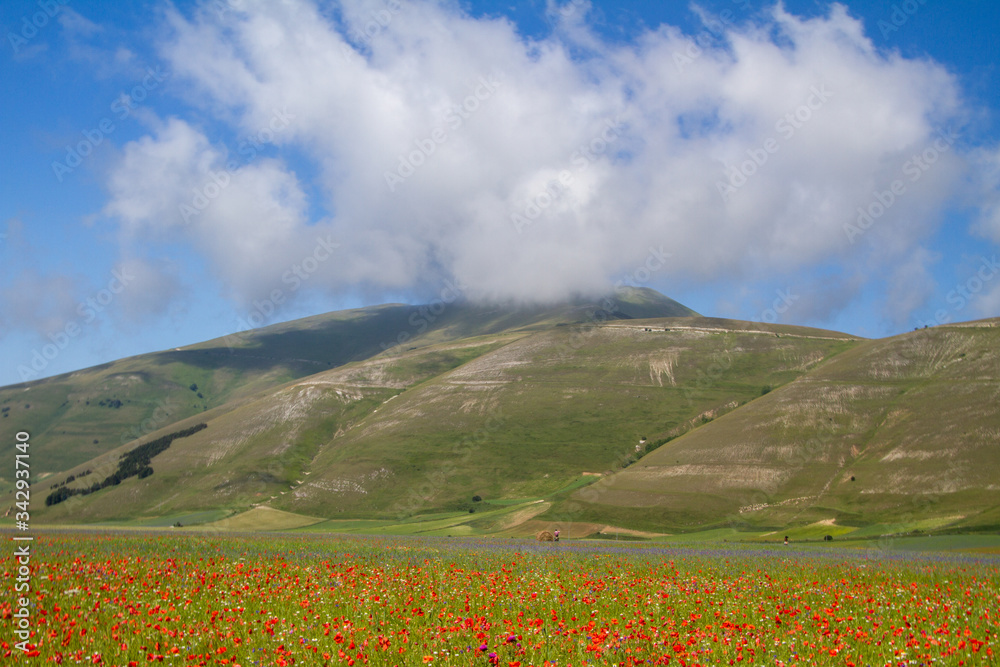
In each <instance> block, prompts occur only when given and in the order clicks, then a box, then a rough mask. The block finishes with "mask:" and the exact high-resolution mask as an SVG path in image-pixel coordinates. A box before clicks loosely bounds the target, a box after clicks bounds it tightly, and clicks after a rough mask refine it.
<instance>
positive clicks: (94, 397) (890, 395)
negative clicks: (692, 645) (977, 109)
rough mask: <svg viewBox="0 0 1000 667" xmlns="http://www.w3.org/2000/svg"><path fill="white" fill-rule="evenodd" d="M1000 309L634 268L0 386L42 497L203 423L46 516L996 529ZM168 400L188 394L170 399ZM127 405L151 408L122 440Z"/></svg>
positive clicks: (626, 535) (136, 413)
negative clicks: (585, 290)
mask: <svg viewBox="0 0 1000 667" xmlns="http://www.w3.org/2000/svg"><path fill="white" fill-rule="evenodd" d="M650 315H656V317H649V316H650ZM643 318H647V319H643ZM998 324H1000V322H997V321H986V322H980V323H972V324H969V325H951V326H945V327H938V328H935V329H928V330H921V331H918V332H913V333H910V334H905V335H903V336H897V337H894V338H890V339H885V340H875V341H864V340H859V339H856V338H854V337H851V336H848V335H845V334H840V333H837V332H831V331H822V330H816V329H809V328H804V327H792V326H782V325H766V324H758V323H749V322H737V321H731V320H722V319H714V318H706V317H701V316H698V315H697V314H694V313H692V312H691V311H690V310H688V309H686V308H684V307H683V306H681V305H680V304H677V303H676V302H674V301H671V300H669V299H667V298H666V297H663V296H662V295H659V294H657V293H655V292H652V291H651V290H637V289H633V290H627V291H624V292H622V293H620V294H619V295H617V298H616V299H614V300H607V301H601V302H597V303H588V302H586V301H580V302H576V303H568V304H560V305H558V306H553V307H548V308H542V307H533V308H523V307H516V306H513V305H507V306H493V307H483V306H471V305H465V304H442V303H438V304H436V305H435V304H430V305H428V306H425V307H411V306H395V305H390V306H381V307H376V308H367V309H361V310H355V311H345V312H341V313H332V314H329V315H325V316H320V317H317V318H309V319H307V320H300V321H298V322H290V323H284V324H281V325H276V326H273V327H268V328H266V329H261V330H258V331H255V332H250V333H248V334H246V335H242V336H240V337H239V339H237V340H233V339H230V340H229V341H223V340H221V339H220V340H217V341H210V342H208V343H204V344H201V345H197V346H191V347H189V348H184V349H181V350H173V351H168V352H161V353H157V354H153V355H144V356H141V357H135V358H132V359H126V360H122V361H120V362H116V363H115V364H109V365H107V366H104V367H101V368H96V369H89V370H87V371H81V372H80V373H76V374H71V375H69V376H62V377H60V378H53V379H50V380H47V381H42V382H38V383H32V384H30V385H25V386H15V387H7V388H4V389H3V390H0V409H2V408H3V407H4V406H8V405H9V406H10V407H11V409H10V410H7V411H6V412H5V413H4V414H9V415H10V416H9V417H6V418H0V423H2V424H3V425H4V427H5V428H12V426H11V427H8V426H7V424H11V425H13V424H16V425H17V427H18V428H25V427H26V426H27V430H29V431H32V436H33V437H32V443H33V444H32V448H33V454H38V453H39V452H40V453H41V454H40V455H39V460H44V461H45V462H46V465H47V466H48V467H47V468H45V469H46V470H52V471H58V473H56V474H52V475H49V476H46V477H45V478H44V479H42V478H36V480H35V487H34V489H35V490H34V495H35V497H36V498H38V499H39V500H40V499H42V498H44V496H45V495H47V494H48V493H50V492H51V491H52V490H54V489H55V488H65V489H76V490H81V489H84V488H86V487H89V486H90V485H92V484H93V483H94V482H95V481H97V480H101V479H104V478H106V477H108V476H109V475H112V474H113V473H114V472H115V470H116V468H117V466H118V461H119V459H120V457H121V455H122V454H124V453H126V452H128V451H131V450H134V449H135V448H136V447H138V446H140V445H143V444H144V443H151V442H154V441H156V440H157V439H160V438H162V437H163V436H167V435H170V434H171V433H175V432H177V431H178V430H179V429H184V428H189V427H193V426H196V425H198V424H201V423H204V424H206V425H207V427H206V428H205V429H204V430H201V431H198V432H196V433H193V434H192V435H189V436H187V437H183V438H178V439H176V440H173V441H172V442H171V444H170V446H169V448H168V449H166V450H165V451H162V453H158V454H157V455H156V456H155V457H154V458H153V459H152V460H151V462H150V465H151V467H152V469H153V474H151V475H148V476H145V477H143V478H139V477H130V478H127V479H124V481H120V483H116V484H114V485H112V486H109V487H108V488H103V489H100V490H97V491H95V492H94V493H90V494H88V495H75V496H73V497H71V498H69V499H68V500H65V501H64V502H60V503H58V504H55V505H53V506H51V507H44V508H43V507H39V505H40V504H41V503H40V502H37V501H36V502H35V503H34V507H33V510H32V512H33V513H32V517H33V520H34V521H38V522H44V523H56V524H58V523H100V522H111V523H113V524H114V525H138V526H141V525H147V526H148V525H171V524H172V523H175V522H181V523H184V524H186V525H187V524H193V523H201V524H206V523H211V522H213V521H214V522H216V523H213V524H211V525H213V526H215V527H216V528H217V529H227V530H237V529H239V530H242V529H248V528H253V527H258V528H260V529H277V528H281V529H300V530H347V531H352V532H365V531H369V532H379V531H385V530H390V531H393V532H403V533H409V532H420V533H426V534H483V533H490V534H499V535H527V534H531V533H532V532H534V531H536V530H540V529H542V528H545V527H549V528H551V527H553V526H558V525H562V526H566V527H567V532H568V533H570V532H571V534H575V535H582V534H589V535H594V536H611V535H613V536H614V537H615V538H616V539H638V538H650V537H655V536H657V535H662V534H664V533H675V532H677V531H690V530H702V529H706V528H708V529H713V528H714V529H716V533H718V534H719V535H723V534H725V535H730V534H732V531H733V530H734V529H740V530H745V531H750V532H748V533H745V534H747V535H767V534H768V533H769V532H770V531H774V530H780V531H790V530H791V531H797V532H794V534H795V535H797V536H799V537H812V538H819V537H822V535H825V534H836V535H843V534H847V533H848V532H851V534H856V535H857V536H862V535H863V533H864V532H865V531H866V530H867V531H869V532H872V534H873V535H878V534H881V533H880V532H879V531H881V530H882V528H881V526H884V525H886V524H892V525H894V526H897V528H898V530H899V531H900V532H902V531H905V530H910V529H913V528H918V529H921V530H932V529H937V528H940V527H942V526H948V527H952V528H959V529H983V528H988V527H990V526H996V525H997V524H998V523H1000V520H998V519H997V517H998V516H1000V487H998V486H997V485H996V483H995V482H994V481H993V480H995V479H997V478H1000V476H998V475H997V465H998V462H1000V456H998V454H1000V450H998V448H997V445H998V437H1000V419H998V417H997V414H996V410H995V405H997V404H998V402H997V399H998V398H1000V390H998V389H997V371H998V369H1000V364H998V363H997V362H998V354H1000V352H998V350H1000V345H998V343H1000V341H998V340H997V336H1000V327H998V326H997V325H998ZM324 365H325V366H324ZM191 385H196V389H192V387H191ZM206 390H207V391H206ZM199 393H201V394H202V397H200V398H199V397H198V396H197V395H198V394H199ZM196 399H197V400H196ZM22 400H23V401H24V402H25V403H28V402H29V401H30V402H31V403H33V405H32V406H31V407H30V408H25V407H19V406H18V404H19V403H20V402H21V401H22ZM109 400H110V401H121V402H122V405H120V406H118V405H115V406H113V407H109V405H108V402H109ZM4 401H6V402H4ZM88 401H90V404H89V405H88V404H87V402H88ZM157 401H161V402H163V401H173V402H174V403H175V404H177V405H178V406H181V407H179V408H177V409H175V410H173V411H172V412H171V413H170V414H169V415H168V416H165V417H163V416H162V415H161V417H163V418H162V419H159V420H157V419H154V418H153V417H151V416H150V415H151V413H150V410H154V411H155V406H156V402H157ZM102 402H103V405H102V404H101V403H102ZM95 403H96V405H95ZM29 415H30V419H35V420H37V421H35V422H30V419H29ZM129 419H146V420H148V423H147V424H146V426H144V427H142V428H141V431H143V432H140V433H139V437H138V438H137V439H131V438H119V439H118V440H117V441H116V439H115V437H114V436H115V435H117V434H119V433H122V432H125V433H134V432H135V431H134V429H135V426H136V422H132V423H130V422H129V421H128V420H129ZM138 423H139V424H141V422H138ZM33 429H34V430H33ZM129 429H133V430H132V431H129ZM12 433H13V432H12V431H11V435H12ZM4 435H6V434H4ZM91 438H92V440H98V442H96V443H95V442H92V441H91V442H87V440H90V439H91ZM5 442H12V438H7V439H6V440H5ZM36 450H37V452H36ZM34 462H35V458H34V456H33V463H34ZM40 467H41V466H38V467H36V466H34V465H33V470H38V469H39V468H40ZM88 471H89V474H88ZM67 480H69V481H67ZM8 482H9V480H8ZM58 485H63V486H61V487H59V486H58ZM7 498H8V499H9V498H10V497H9V495H8V496H7ZM8 504H9V500H8ZM796 527H797V528H796ZM713 534H714V533H713Z"/></svg>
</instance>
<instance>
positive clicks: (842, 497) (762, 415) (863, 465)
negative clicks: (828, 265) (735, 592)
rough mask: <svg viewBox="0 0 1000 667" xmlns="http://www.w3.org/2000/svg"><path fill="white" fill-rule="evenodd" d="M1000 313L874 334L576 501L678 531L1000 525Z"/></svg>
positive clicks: (578, 508)
mask: <svg viewBox="0 0 1000 667" xmlns="http://www.w3.org/2000/svg"><path fill="white" fill-rule="evenodd" d="M998 324H1000V321H997V320H993V321H985V322H978V323H970V324H962V325H950V326H941V327H936V328H933V329H925V330H920V331H916V332H912V333H908V334H904V335H902V336H896V337H894V338H889V339H885V340H874V341H867V342H864V343H862V344H860V345H857V346H856V347H854V348H853V349H851V350H848V351H845V352H844V353H843V354H841V355H838V356H837V357H836V358H833V359H831V360H830V362H829V363H826V364H823V365H821V366H820V367H818V368H816V369H815V370H813V371H812V372H810V373H808V374H806V375H804V376H802V377H800V378H798V379H797V380H795V381H794V382H790V383H788V384H786V385H784V386H782V387H780V388H778V389H776V390H774V391H773V392H770V393H769V394H767V395H766V396H763V397H761V398H759V399H758V400H756V401H754V402H752V403H750V404H748V405H746V406H745V407H743V408H741V409H740V410H737V411H734V412H732V413H730V414H728V415H726V416H724V417H722V418H720V419H718V420H716V421H714V422H712V423H711V424H707V425H705V426H704V427H702V428H699V429H697V430H694V431H692V432H690V433H689V434H687V435H685V436H684V437H682V438H678V439H676V440H674V441H672V442H671V443H669V445H667V446H664V447H663V448H661V449H659V450H657V451H655V452H653V453H651V454H650V455H649V456H647V457H644V458H643V459H642V460H641V461H640V462H639V463H638V464H637V465H635V466H633V467H631V468H629V469H628V470H625V471H622V472H621V473H619V474H617V475H614V476H613V477H610V478H608V479H604V480H601V481H600V482H598V483H596V484H594V485H593V486H590V487H588V488H587V489H586V490H584V491H581V492H578V493H577V494H576V495H575V497H574V498H573V500H572V501H570V503H569V505H570V506H571V507H572V509H573V510H574V511H575V512H577V513H578V514H580V516H581V517H584V518H585V517H594V516H600V517H602V518H604V519H605V520H613V519H614V518H616V517H625V516H628V517H629V518H630V519H631V520H632V521H633V522H634V523H635V524H637V525H645V526H657V527H661V528H663V527H667V528H669V529H674V530H677V529H690V528H693V527H703V526H705V525H711V524H718V525H728V526H736V527H741V528H757V529H767V528H773V529H779V528H782V529H783V528H785V527H787V526H790V525H805V524H812V523H818V524H819V525H820V526H823V527H821V528H819V529H818V530H820V531H821V532H823V533H836V532H837V531H836V528H835V527H836V526H853V527H864V526H866V525H870V524H883V523H896V524H899V525H906V524H910V523H913V522H918V521H923V520H931V519H947V521H944V522H943V523H945V524H950V525H952V526H953V527H954V528H962V527H963V526H964V527H979V528H984V529H985V528H991V527H992V528H994V529H995V528H997V527H1000V521H998V516H1000V514H998V508H1000V485H998V483H997V480H998V479H1000V412H998V410H997V406H998V405H1000V385H998V383H997V375H998V370H1000V327H998V326H997V325H998ZM564 511H565V508H564ZM938 523H939V524H940V523H942V522H941V521H938ZM876 534H878V533H876Z"/></svg>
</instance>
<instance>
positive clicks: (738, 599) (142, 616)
mask: <svg viewBox="0 0 1000 667" xmlns="http://www.w3.org/2000/svg"><path fill="white" fill-rule="evenodd" d="M8 544H9V542H8ZM32 548H33V552H32V559H31V562H30V565H29V566H28V567H29V569H30V576H29V577H28V583H29V588H30V590H29V591H28V592H18V591H17V589H16V586H17V576H16V573H17V571H18V566H17V565H16V563H15V559H14V558H13V557H12V556H11V555H10V552H11V551H12V550H11V549H8V550H7V551H8V554H7V555H6V556H5V558H4V559H3V560H4V566H3V572H4V581H3V585H2V587H0V588H2V589H3V596H2V599H0V617H2V619H3V621H2V622H3V627H4V630H3V636H2V644H0V653H2V654H3V657H4V659H3V660H2V662H3V663H4V664H13V663H15V662H16V663H17V664H22V663H23V664H32V663H45V664H48V663H55V664H63V665H69V664H72V665H76V664H88V665H92V664H98V665H132V666H137V665H144V664H151V663H152V664H156V663H164V664H172V665H234V666H235V665H239V666H242V667H249V666H251V665H281V666H285V665H347V666H349V667H350V666H354V665H425V664H427V665H479V666H481V667H490V666H492V665H501V666H503V667H512V666H513V667H516V666H523V667H527V666H528V665H536V666H542V665H560V666H562V665H565V666H567V667H568V666H570V665H574V666H580V665H682V666H692V665H778V666H786V665H787V666H790V665H845V666H851V665H854V666H858V665H892V666H893V667H900V666H907V665H989V664H997V663H998V660H997V652H998V651H1000V646H998V642H997V633H998V631H1000V628H998V616H1000V574H998V568H997V561H996V560H990V559H989V558H988V557H987V558H986V559H976V558H971V557H966V558H954V557H931V556H911V557H908V558H907V559H899V558H893V557H891V554H888V553H886V554H882V556H883V557H881V558H871V557H865V556H864V554H861V553H860V552H859V553H852V551H853V550H850V549H839V550H836V549H834V550H825V551H821V550H816V551H813V552H809V551H789V550H787V549H781V548H775V547H759V546H757V547H744V548H732V547H723V546H722V545H719V546H718V547H715V548H708V549H702V550H698V549H681V548H663V547H657V546H652V545H636V546H628V545H613V544H584V543H572V542H569V543H567V542H563V543H559V544H538V543H533V542H521V541H515V540H500V539H493V540H489V539H478V540H472V539H463V540H459V539H447V538H395V537H342V536H313V535H309V536H301V537H299V536H289V535H282V536H276V535H253V536H232V535H211V534H198V533H189V534H170V533H166V532H161V533H114V534H108V533H102V534H98V533H73V532H67V533H51V534H41V535H39V536H37V537H36V539H35V542H34V543H33V547H32ZM869 555H870V554H869ZM25 595H27V596H29V602H30V604H29V605H28V607H27V609H28V611H29V612H30V615H29V617H28V618H27V624H28V625H29V626H30V632H31V635H30V638H29V639H28V640H27V643H26V644H21V645H20V646H17V645H16V644H17V643H18V641H19V640H18V639H17V638H16V636H15V634H14V630H15V629H16V628H17V627H18V623H19V621H20V620H21V619H19V618H15V617H14V613H15V610H17V609H19V607H17V606H16V605H18V604H19V603H18V602H17V601H18V599H19V597H20V596H25ZM24 649H27V650H26V651H25V650H24Z"/></svg>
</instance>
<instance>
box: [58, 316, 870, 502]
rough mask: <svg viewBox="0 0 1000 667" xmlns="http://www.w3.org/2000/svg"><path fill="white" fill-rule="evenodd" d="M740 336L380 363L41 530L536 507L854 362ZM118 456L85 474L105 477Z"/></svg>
mask: <svg viewBox="0 0 1000 667" xmlns="http://www.w3.org/2000/svg"><path fill="white" fill-rule="evenodd" d="M741 326H742V328H733V323H726V322H725V321H722V320H709V319H706V318H678V319H669V320H616V321H611V322H607V323H604V324H583V325H569V324H566V325H560V324H556V325H555V326H542V327H540V328H538V330H534V329H532V328H530V327H529V328H525V329H521V330H514V331H508V332H505V333H500V334H494V335H486V336H479V337H474V338H467V339H463V340H460V341H453V342H448V343H439V344H436V345H430V346H426V347H423V348H419V349H414V350H406V351H404V352H402V353H399V354H396V353H391V354H390V353H384V354H382V355H379V356H377V357H374V358H372V359H369V360H365V361H361V362H354V363H351V364H347V365H345V366H343V367H340V368H337V369H332V370H329V371H324V372H322V373H318V374H315V375H312V376H309V377H307V378H302V379H299V380H296V381H294V382H292V383H288V384H286V385H284V386H282V387H280V388H276V389H273V390H267V391H263V392H261V393H260V394H259V395H258V396H257V397H254V398H253V399H251V400H246V401H242V402H238V403H234V404H232V405H231V406H223V407H220V408H217V409H215V410H212V411H210V412H208V413H206V414H205V415H202V416H200V417H198V418H197V419H195V418H193V419H190V420H188V421H187V422H186V423H183V424H179V425H177V426H186V425H193V424H194V423H196V421H197V420H198V419H203V420H205V421H206V423H207V424H208V428H207V429H206V430H204V431H202V432H200V433H197V434H195V435H193V436H191V437H190V438H184V439H182V440H178V441H175V442H174V443H173V444H172V446H171V447H170V449H168V450H167V451H165V452H164V453H162V454H160V455H159V456H158V457H157V458H156V459H155V460H154V461H153V463H152V465H153V468H154V470H155V471H156V473H155V474H154V475H153V476H151V477H148V478H145V479H142V480H139V479H130V480H126V481H125V482H124V483H122V484H121V485H120V486H118V487H115V488H112V489H108V490H103V491H100V492H98V493H96V494H93V495H91V496H87V497H74V498H72V499H71V500H70V501H67V503H65V504H61V505H58V506H56V507H53V508H49V509H48V510H47V511H46V515H45V519H44V520H51V521H64V520H65V521H69V520H73V521H95V520H108V519H126V518H130V517H136V516H157V515H162V514H172V513H178V512H196V511H205V510H210V509H218V508H227V509H231V510H241V509H246V508H248V507H250V506H251V505H254V504H260V503H263V504H266V505H268V506H270V507H273V508H276V509H281V510H288V511H294V512H297V513H301V514H309V515H312V516H319V517H342V516H351V517H376V518H378V517H386V516H392V517H399V516H407V515H412V514H416V513H420V512H427V511H438V510H442V511H444V510H455V509H463V508H469V509H471V507H470V499H471V497H472V496H474V495H478V496H481V497H484V498H487V499H490V500H497V499H516V498H525V497H535V496H540V495H545V494H549V493H552V492H554V491H557V490H558V489H560V488H563V487H565V486H567V485H568V484H572V483H575V482H576V481H577V480H579V479H580V477H581V475H582V474H583V473H603V472H605V471H611V470H614V469H616V468H620V467H621V466H623V465H628V464H629V463H631V462H632V461H633V460H635V459H636V458H637V457H638V456H640V455H641V454H642V453H643V450H644V449H645V446H650V447H651V446H653V445H654V444H655V443H657V441H658V440H662V439H664V438H666V437H669V436H670V435H675V434H678V433H681V432H684V431H685V430H688V429H691V428H694V427H695V426H696V425H697V424H698V423H700V422H701V420H703V419H709V418H711V417H712V416H713V415H716V414H721V413H724V412H726V411H730V410H733V409H735V408H736V407H737V406H738V405H739V404H741V403H745V402H747V401H749V400H751V399H753V398H754V397H756V396H758V395H759V394H760V392H761V390H762V387H765V386H772V385H779V384H782V383H785V382H788V381H790V380H792V379H794V378H795V377H798V376H800V375H801V374H802V373H804V372H806V371H807V370H808V369H809V368H811V367H813V366H814V365H816V364H817V363H819V362H821V361H822V360H823V359H824V358H827V357H828V356H830V355H832V354H836V353H838V352H841V351H843V350H845V349H849V348H850V347H851V346H853V345H855V344H856V343H855V342H853V341H852V340H850V338H849V337H847V336H843V335H839V334H834V333H832V332H818V331H815V330H805V329H800V328H791V327H765V329H761V328H759V327H757V325H749V326H748V325H746V324H745V323H743V324H742V325H741ZM777 332H784V333H783V334H779V333H777ZM171 428H173V427H171ZM158 435H160V434H159V433H158V434H152V435H151V436H150V438H152V437H153V436H158ZM643 437H646V444H645V445H644V444H640V440H641V439H642V438H643ZM130 446H132V445H130ZM125 449H127V448H123V449H122V450H121V451H124V450H125ZM118 454H119V452H115V454H114V456H109V457H106V458H105V459H103V460H101V461H98V462H89V463H88V464H86V466H83V467H81V470H82V469H85V468H93V469H94V470H95V472H96V471H97V469H98V468H99V467H100V468H101V469H102V470H104V471H106V470H108V469H109V467H110V466H112V465H113V463H114V461H115V460H116V457H117V455H118ZM70 472H71V473H73V474H74V475H75V474H76V473H77V471H76V470H74V471H70ZM102 474H105V473H102ZM60 479H61V476H60ZM55 481H60V480H59V479H57V480H55Z"/></svg>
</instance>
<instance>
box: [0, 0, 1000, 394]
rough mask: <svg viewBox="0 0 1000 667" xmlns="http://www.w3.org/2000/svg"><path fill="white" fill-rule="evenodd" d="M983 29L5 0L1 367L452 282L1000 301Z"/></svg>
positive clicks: (989, 25) (922, 6) (779, 18)
mask: <svg viewBox="0 0 1000 667" xmlns="http://www.w3.org/2000/svg"><path fill="white" fill-rule="evenodd" d="M998 27H1000V9H998V6H997V5H996V3H993V2H989V1H986V0H983V1H980V2H967V3H960V4H959V3H945V2H940V1H937V0H925V1H923V2H921V1H920V0H909V1H907V2H874V1H873V2H846V3H842V4H829V3H826V2H815V1H788V2H786V3H784V4H783V5H775V4H773V3H760V2H753V1H752V0H748V1H745V0H706V1H705V2H700V3H695V4H683V3H649V2H638V1H632V2H615V3H610V2H597V1H595V2H592V3H591V2H584V1H582V0H575V1H571V2H559V3H554V2H548V3H547V2H543V1H541V0H535V1H524V2H460V3H456V2H446V3H443V2H417V1H414V2H403V1H399V2H397V1H396V0H390V1H389V2H386V1H385V0H350V1H348V2H342V3H328V2H314V1H311V0H288V1H287V2H263V1H261V2H257V1H256V0H209V1H206V2H200V3H195V2H176V3H174V4H168V3H159V2H121V3H104V2H86V1H83V0H79V1H73V0H70V1H69V2H60V1H59V0H42V1H40V2H39V1H37V0H36V1H35V2H29V1H26V0H10V1H8V2H4V3H3V4H2V5H0V28H2V31H3V34H4V35H5V39H4V44H3V47H2V48H0V86H2V88H3V89H2V91H0V92H2V96H0V111H2V116H0V117H2V118H3V121H4V122H3V123H2V124H0V152H2V155H3V157H4V159H3V160H2V162H0V195H2V196H0V346H2V347H0V349H2V350H3V354H2V356H0V384H10V383H15V382H20V381H22V380H30V379H37V378H39V377H46V376H50V375H54V374H58V373H64V372H68V371H72V370H75V369H78V368H83V367H86V366H90V365H93V364H97V363H102V362H105V361H109V360H112V359H116V358H120V357H123V356H129V355H133V354H139V353H142V352H148V351H153V350H159V349H165V348H172V347H176V346H181V345H185V344H190V343H194V342H198V341H202V340H206V339H210V338H213V337H217V336H222V335H225V334H228V333H231V332H233V331H237V330H240V329H243V328H246V327H252V326H259V325H266V324H273V323H276V322H280V321H284V320H289V319H294V318H297V317H302V316H306V315H310V314H315V313H319V312H326V311H330V310H337V309H340V308H345V307H354V306H360V305H368V304H374V303H382V302H389V301H392V302H399V301H402V302H408V303H421V302H426V301H430V300H433V299H435V298H437V297H439V296H440V295H441V293H442V290H447V289H450V288H452V289H457V291H460V292H462V293H463V295H464V296H466V297H467V298H470V299H476V300H487V301H519V302H551V301H557V300H559V299H564V298H567V297H570V296H573V295H577V294H598V293H600V292H602V291H607V290H609V289H612V288H613V286H614V285H615V284H636V285H644V286H649V287H653V288H655V289H658V290H660V291H662V292H663V293H665V294H668V295H670V296H672V297H674V298H676V299H678V300H679V301H681V302H682V303H685V304H686V305H689V306H691V307H692V308H695V309H696V310H698V311H700V312H702V313H704V314H706V315H714V316H722V317H732V318H740V319H756V320H765V321H779V322H786V323H794V324H805V325H811V326H818V327H825V328H832V329H838V330H842V331H848V332H851V333H855V334H858V335H862V336H868V337H880V336H886V335H892V334H896V333H900V332H903V331H907V330H910V329H912V328H914V327H916V326H923V325H924V324H928V323H929V324H933V323H935V322H944V321H961V320H970V319H977V318H981V317H992V316H1000V268H998V267H996V263H995V258H996V255H997V250H998V244H1000V124H998V118H997V113H998V111H1000V72H998V71H997V63H998V61H1000V58H998V46H997V43H996V39H995V34H996V31H997V28H998ZM449 286H451V287H449Z"/></svg>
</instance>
